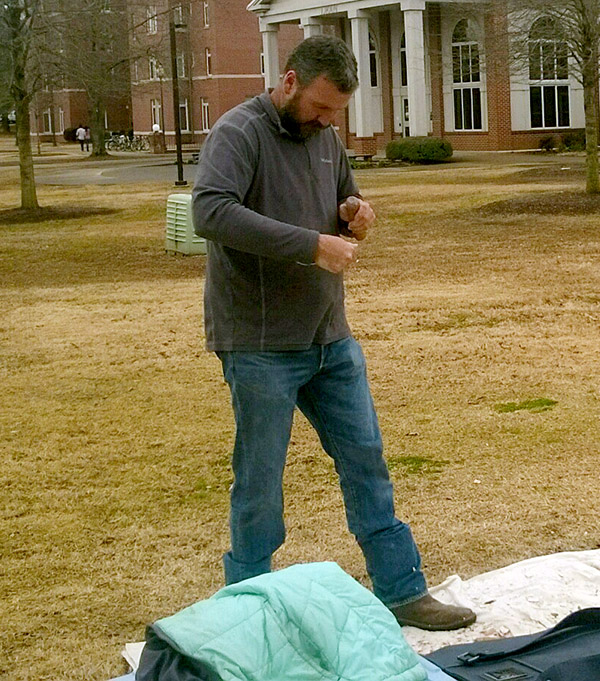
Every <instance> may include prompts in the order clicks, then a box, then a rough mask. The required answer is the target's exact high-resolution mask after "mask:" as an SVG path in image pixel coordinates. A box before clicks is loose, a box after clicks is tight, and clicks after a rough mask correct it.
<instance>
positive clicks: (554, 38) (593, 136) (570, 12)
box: [508, 0, 600, 194]
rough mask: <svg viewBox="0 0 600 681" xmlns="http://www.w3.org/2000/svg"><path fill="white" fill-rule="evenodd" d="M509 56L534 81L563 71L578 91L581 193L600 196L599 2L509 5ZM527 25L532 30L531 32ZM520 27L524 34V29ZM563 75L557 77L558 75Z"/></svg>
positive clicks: (514, 0)
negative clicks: (582, 139) (538, 74)
mask: <svg viewBox="0 0 600 681" xmlns="http://www.w3.org/2000/svg"><path fill="white" fill-rule="evenodd" d="M508 10H509V13H510V18H511V25H514V26H522V27H524V28H523V30H521V31H516V32H515V34H514V35H513V44H514V46H515V49H514V55H515V59H516V60H518V61H519V62H520V63H521V65H522V66H524V67H525V68H527V69H529V70H530V73H531V74H532V75H535V73H536V71H537V70H538V69H541V71H542V73H541V77H543V76H544V70H548V71H549V72H554V73H555V74H556V73H558V75H563V74H564V73H566V72H567V70H569V71H570V72H572V74H573V76H574V77H575V78H576V79H577V80H578V82H579V83H581V85H582V87H583V97H584V109H585V136H586V168H587V178H586V191H587V192H588V193H590V194H597V193H600V181H599V177H598V125H599V120H598V77H599V73H598V45H599V41H600V0H509V2H508ZM533 20H537V23H536V24H535V25H536V26H537V30H532V29H531V27H532V25H534V24H533ZM525 27H526V28H525ZM561 71H562V72H563V73H562V74H561V73H560V72H561Z"/></svg>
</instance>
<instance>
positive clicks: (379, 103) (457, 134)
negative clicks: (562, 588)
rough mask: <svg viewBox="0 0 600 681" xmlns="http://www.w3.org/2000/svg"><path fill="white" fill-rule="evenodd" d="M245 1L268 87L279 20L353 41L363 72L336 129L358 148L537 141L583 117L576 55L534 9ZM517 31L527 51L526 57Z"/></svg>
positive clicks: (275, 68)
mask: <svg viewBox="0 0 600 681" xmlns="http://www.w3.org/2000/svg"><path fill="white" fill-rule="evenodd" d="M248 9H249V10H250V11H251V12H254V13H256V14H257V15H258V17H259V28H260V31H261V33H262V43H263V51H264V64H265V81H266V85H267V86H268V87H273V86H274V85H275V84H276V83H277V81H278V79H279V77H280V75H281V74H280V73H279V65H280V62H279V46H278V34H279V27H280V26H281V25H283V24H295V25H299V26H300V27H301V28H302V29H303V33H304V36H305V37H309V36H313V35H317V34H319V33H322V32H326V33H333V34H335V35H338V36H340V37H341V38H342V39H343V40H345V41H346V42H347V43H348V44H349V45H351V46H352V49H353V52H354V54H355V56H356V60H357V63H358V76H359V81H360V84H359V87H358V89H357V91H356V92H355V94H354V96H353V97H352V100H351V102H350V105H349V107H348V113H347V116H346V117H345V119H344V120H342V121H340V134H341V135H342V138H343V139H345V142H346V144H347V146H348V147H349V148H351V149H354V151H355V152H356V154H357V155H365V156H366V155H372V154H374V153H376V152H377V151H379V150H381V149H383V148H384V147H385V145H386V144H387V142H389V141H390V140H392V139H395V138H398V137H409V136H410V137H421V136H426V135H430V134H432V135H434V136H438V137H444V138H445V139H447V140H448V141H450V142H451V143H452V145H453V146H454V147H455V148H457V149H474V150H475V149H531V148H536V147H537V146H538V144H539V142H540V140H541V139H542V137H543V136H544V135H546V136H548V134H551V135H556V136H557V138H558V136H559V135H562V134H564V132H565V131H567V130H570V129H574V128H575V129H581V128H583V99H582V89H581V86H580V84H579V83H578V81H577V77H576V73H577V69H576V64H574V63H573V60H572V59H569V60H567V59H566V58H564V59H563V58H559V56H560V55H562V54H566V47H564V46H562V45H561V44H560V40H559V39H558V38H557V37H556V32H554V31H553V29H552V26H551V25H550V24H549V23H548V21H545V20H544V19H543V17H542V18H540V17H539V16H538V15H537V14H536V13H530V14H531V16H529V15H527V16H526V17H524V18H522V19H521V24H522V25H516V24H514V23H511V22H513V20H514V17H512V16H511V15H507V14H505V13H503V12H502V8H501V6H500V3H498V4H497V5H496V4H495V3H489V2H487V1H486V0H436V1H433V0H252V2H250V4H249V5H248ZM517 34H518V35H519V36H520V39H521V40H523V39H526V40H528V41H529V54H530V58H529V59H526V60H525V61H524V62H523V61H522V62H520V64H518V65H517V64H516V63H515V62H514V59H513V57H512V56H511V55H512V54H513V52H514V50H513V49H512V47H511V44H510V43H511V41H512V40H514V36H515V35H517ZM522 52H523V54H525V55H526V54H528V53H527V51H526V50H525V51H523V50H522ZM549 54H552V55H559V56H557V57H556V58H553V60H552V59H550V58H549V57H548V55H549Z"/></svg>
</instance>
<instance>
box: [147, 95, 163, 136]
mask: <svg viewBox="0 0 600 681" xmlns="http://www.w3.org/2000/svg"><path fill="white" fill-rule="evenodd" d="M150 112H151V118H152V125H158V126H159V127H160V129H161V130H162V111H161V106H160V99H152V100H151V101H150ZM151 127H152V126H151Z"/></svg>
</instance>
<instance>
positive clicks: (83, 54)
mask: <svg viewBox="0 0 600 681" xmlns="http://www.w3.org/2000/svg"><path fill="white" fill-rule="evenodd" d="M45 19H46V29H47V35H48V36H49V39H48V40H47V41H46V44H45V50H44V54H45V58H46V69H50V70H51V72H53V73H57V74H60V75H61V77H63V78H64V79H65V80H66V82H67V83H69V84H70V85H71V86H72V87H77V88H80V89H82V90H84V91H85V93H86V97H87V101H88V110H89V116H90V123H91V125H90V128H91V134H92V142H93V152H92V153H93V155H94V156H105V155H106V153H107V152H106V149H105V145H104V137H105V113H106V111H107V110H108V109H109V107H111V106H114V102H115V101H117V100H119V99H123V98H126V97H128V96H129V92H130V84H129V58H130V57H129V46H128V33H127V31H128V22H127V15H126V11H125V2H124V0H66V1H63V2H61V3H60V9H58V10H57V11H54V12H52V13H48V14H47V15H46V17H45Z"/></svg>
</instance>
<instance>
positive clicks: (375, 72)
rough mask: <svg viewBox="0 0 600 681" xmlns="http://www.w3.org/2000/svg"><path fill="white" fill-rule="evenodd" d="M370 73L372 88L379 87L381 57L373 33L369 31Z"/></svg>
mask: <svg viewBox="0 0 600 681" xmlns="http://www.w3.org/2000/svg"><path fill="white" fill-rule="evenodd" d="M369 71H370V74H371V87H378V85H379V56H378V50H377V43H376V42H375V36H374V35H373V33H372V31H369Z"/></svg>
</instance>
